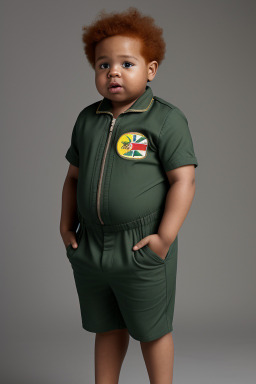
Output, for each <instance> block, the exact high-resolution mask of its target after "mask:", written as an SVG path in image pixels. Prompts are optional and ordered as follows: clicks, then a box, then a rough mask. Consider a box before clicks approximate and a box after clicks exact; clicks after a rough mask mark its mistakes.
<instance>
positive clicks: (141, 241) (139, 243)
mask: <svg viewBox="0 0 256 384" xmlns="http://www.w3.org/2000/svg"><path fill="white" fill-rule="evenodd" d="M148 242H149V236H147V237H144V239H141V240H140V241H139V242H138V243H137V244H135V245H134V246H133V249H134V250H135V251H137V250H138V249H140V248H142V247H144V246H145V245H146V244H147V243H148Z"/></svg>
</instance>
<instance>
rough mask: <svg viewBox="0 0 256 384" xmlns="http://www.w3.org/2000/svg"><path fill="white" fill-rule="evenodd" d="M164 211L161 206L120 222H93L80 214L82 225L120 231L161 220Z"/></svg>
mask: <svg viewBox="0 0 256 384" xmlns="http://www.w3.org/2000/svg"><path fill="white" fill-rule="evenodd" d="M163 212H164V211H163V209H162V208H161V209H158V210H156V211H153V212H151V213H149V214H148V215H145V216H143V217H138V218H137V219H135V220H133V221H129V222H126V223H118V224H100V223H99V224H98V223H92V222H91V221H90V220H89V219H87V218H85V217H83V216H82V215H81V214H79V220H80V222H81V224H82V225H85V226H86V227H89V228H96V229H102V230H103V231H104V232H118V231H124V230H126V229H133V228H136V227H139V226H143V225H147V224H149V223H152V222H155V221H160V220H161V218H162V216H163Z"/></svg>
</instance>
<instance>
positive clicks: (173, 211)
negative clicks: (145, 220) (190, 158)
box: [158, 165, 195, 246]
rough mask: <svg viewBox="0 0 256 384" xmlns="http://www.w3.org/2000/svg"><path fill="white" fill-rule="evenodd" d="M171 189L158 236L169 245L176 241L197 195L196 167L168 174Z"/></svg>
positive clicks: (192, 166) (188, 166)
mask: <svg viewBox="0 0 256 384" xmlns="http://www.w3.org/2000/svg"><path fill="white" fill-rule="evenodd" d="M166 174H167V177H168V180H169V183H170V189H169V191H168V193H167V196H166V202H165V210H164V214H163V216H162V220H161V223H160V225H159V228H158V235H159V236H160V237H161V239H162V240H163V241H164V243H166V244H167V245H169V246H170V245H171V244H172V242H173V241H174V240H175V238H176V236H177V234H178V232H179V230H180V228H181V226H182V224H183V222H184V220H185V218H186V216H187V214H188V212H189V209H190V206H191V204H192V201H193V198H194V195H195V167H194V165H186V166H182V167H179V168H176V169H173V170H171V171H168V172H166Z"/></svg>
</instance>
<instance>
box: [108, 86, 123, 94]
mask: <svg viewBox="0 0 256 384" xmlns="http://www.w3.org/2000/svg"><path fill="white" fill-rule="evenodd" d="M121 89H122V87H121V86H120V85H118V86H112V87H110V88H109V89H108V90H109V92H111V93H117V92H119V91H120V90H121Z"/></svg>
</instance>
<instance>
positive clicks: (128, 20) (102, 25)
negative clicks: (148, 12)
mask: <svg viewBox="0 0 256 384" xmlns="http://www.w3.org/2000/svg"><path fill="white" fill-rule="evenodd" d="M82 30H83V31H84V32H83V34H82V41H83V43H84V52H85V55H86V57H87V60H88V62H89V64H90V65H91V66H92V67H93V69H94V67H95V47H96V45H97V43H99V42H100V41H101V40H103V39H105V38H106V37H110V36H115V35H123V36H129V37H135V38H138V39H140V41H141V42H142V44H141V55H142V56H143V57H144V59H145V61H146V63H149V62H151V61H153V60H156V61H157V62H158V65H160V64H161V62H162V61H163V59H164V56H165V47H166V45H165V41H164V39H163V36H162V34H163V29H162V28H160V27H158V26H156V25H155V22H154V19H153V17H151V16H144V15H142V14H141V13H140V12H139V11H138V9H137V8H135V7H129V8H128V9H127V10H126V11H123V12H119V13H116V12H110V13H106V11H105V9H103V10H102V11H100V13H99V16H98V18H97V17H96V19H95V20H94V22H93V23H92V24H90V25H89V26H83V27H82Z"/></svg>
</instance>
